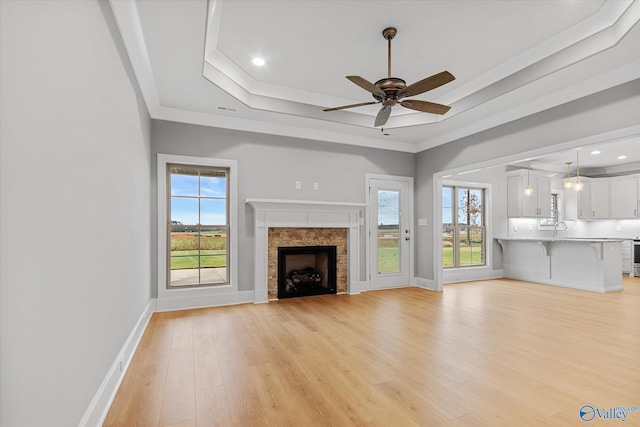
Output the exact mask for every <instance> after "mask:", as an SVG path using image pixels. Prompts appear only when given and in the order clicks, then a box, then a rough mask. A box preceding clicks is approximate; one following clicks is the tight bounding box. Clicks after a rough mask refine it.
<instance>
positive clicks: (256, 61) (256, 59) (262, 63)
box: [251, 58, 265, 67]
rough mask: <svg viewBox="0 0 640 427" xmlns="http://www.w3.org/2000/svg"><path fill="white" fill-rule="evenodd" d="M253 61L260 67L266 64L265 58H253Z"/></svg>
mask: <svg viewBox="0 0 640 427" xmlns="http://www.w3.org/2000/svg"><path fill="white" fill-rule="evenodd" d="M251 62H253V65H256V66H258V67H262V66H263V65H264V64H265V62H264V59H262V58H253V59H252V60H251Z"/></svg>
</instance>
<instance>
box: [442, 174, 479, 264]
mask: <svg viewBox="0 0 640 427" xmlns="http://www.w3.org/2000/svg"><path fill="white" fill-rule="evenodd" d="M485 232H486V228H485V214H484V189H482V188H470V187H457V186H443V187H442V265H443V267H445V268H447V267H448V268H453V267H467V266H479V265H485Z"/></svg>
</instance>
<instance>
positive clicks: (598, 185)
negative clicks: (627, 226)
mask: <svg viewBox="0 0 640 427" xmlns="http://www.w3.org/2000/svg"><path fill="white" fill-rule="evenodd" d="M609 193H610V190H609V180H608V179H594V180H593V181H591V218H594V219H607V218H609V212H610V205H611V199H610V197H609Z"/></svg>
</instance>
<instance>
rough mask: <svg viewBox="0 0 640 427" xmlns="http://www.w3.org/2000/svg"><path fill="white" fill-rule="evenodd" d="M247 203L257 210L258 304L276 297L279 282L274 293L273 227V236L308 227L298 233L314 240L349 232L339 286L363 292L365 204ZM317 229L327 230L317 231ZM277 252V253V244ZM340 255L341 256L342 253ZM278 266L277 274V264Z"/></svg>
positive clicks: (256, 261) (255, 298)
mask: <svg viewBox="0 0 640 427" xmlns="http://www.w3.org/2000/svg"><path fill="white" fill-rule="evenodd" d="M246 203H247V204H248V205H250V206H251V207H252V208H253V211H254V268H255V270H254V278H255V284H254V286H255V288H254V289H255V296H254V302H255V303H264V302H268V301H269V299H274V298H275V295H277V283H275V288H274V289H275V295H274V294H273V289H271V290H272V292H270V286H269V276H270V273H269V234H270V233H269V230H270V229H274V230H275V231H271V234H272V236H273V235H275V234H278V231H282V230H277V229H287V228H288V229H306V230H304V231H302V230H298V233H297V235H298V236H307V237H309V236H311V237H310V238H311V240H312V241H313V240H314V236H315V237H317V238H320V237H319V236H325V237H326V236H328V237H329V238H333V237H332V236H333V235H335V234H336V233H337V234H341V233H344V234H345V235H346V263H345V267H346V272H345V273H344V274H343V277H344V278H345V283H343V285H342V286H340V285H339V287H338V292H347V293H359V292H360V282H359V272H360V267H359V265H360V211H361V210H362V209H364V208H365V207H366V204H365V203H345V202H324V201H303V200H279V199H247V201H246ZM311 229H316V231H311ZM317 229H328V230H325V231H320V232H319V233H318V231H317ZM337 229H344V231H343V232H337V231H336V230H337ZM331 230H333V231H331ZM294 231H295V230H294ZM307 237H304V238H307ZM272 240H273V239H272ZM316 241H317V239H316ZM303 244H304V245H306V243H304V242H303V240H299V241H298V244H297V245H303ZM323 244H327V243H326V242H325V243H323ZM333 244H335V243H332V245H333ZM313 245H315V243H313V242H312V243H310V244H309V246H313ZM290 246H296V245H290ZM272 250H273V249H272ZM275 251H276V253H277V247H276V249H275ZM338 257H339V258H340V255H338ZM276 261H277V259H276ZM338 262H340V261H338ZM275 268H276V270H275V271H276V277H277V266H275Z"/></svg>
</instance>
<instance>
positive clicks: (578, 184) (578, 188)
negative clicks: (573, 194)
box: [573, 150, 584, 191]
mask: <svg viewBox="0 0 640 427" xmlns="http://www.w3.org/2000/svg"><path fill="white" fill-rule="evenodd" d="M583 188H584V184H583V183H582V182H581V181H580V150H576V184H575V185H574V186H573V189H574V190H576V191H582V189H583Z"/></svg>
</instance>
